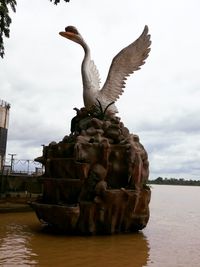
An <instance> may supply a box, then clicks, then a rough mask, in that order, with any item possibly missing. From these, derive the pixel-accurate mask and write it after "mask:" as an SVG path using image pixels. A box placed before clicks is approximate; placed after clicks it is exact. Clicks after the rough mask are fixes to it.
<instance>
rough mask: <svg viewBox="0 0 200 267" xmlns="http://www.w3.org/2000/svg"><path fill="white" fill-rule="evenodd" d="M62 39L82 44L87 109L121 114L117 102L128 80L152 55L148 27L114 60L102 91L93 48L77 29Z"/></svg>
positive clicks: (71, 29)
mask: <svg viewBox="0 0 200 267" xmlns="http://www.w3.org/2000/svg"><path fill="white" fill-rule="evenodd" d="M59 34H60V35H61V36H63V37H65V38H67V39H69V40H71V41H74V42H76V43H78V44H80V45H81V46H82V47H83V49H84V52H85V54H84V58H83V61H82V65H81V73H82V82H83V101H84V105H85V108H86V109H88V110H89V109H90V108H91V107H92V106H94V105H99V104H100V105H101V109H102V110H105V109H106V112H107V113H109V114H115V113H117V112H118V110H117V108H116V106H115V104H114V102H115V101H116V100H117V99H118V98H119V96H120V95H121V94H122V93H123V92H124V90H123V88H125V81H126V79H127V77H128V76H129V75H130V74H131V73H133V72H134V71H136V70H139V69H140V66H141V65H143V64H144V63H145V59H146V58H147V57H148V54H149V51H150V45H151V41H150V35H149V34H148V27H147V26H145V27H144V30H143V32H142V34H141V35H140V37H139V38H138V39H137V40H136V41H134V42H133V43H131V44H130V45H128V46H127V47H125V48H124V49H122V50H121V51H120V52H119V53H118V54H117V55H116V56H115V57H114V58H113V60H112V63H111V66H110V69H109V72H108V76H107V78H106V81H105V83H104V85H103V87H102V89H100V78H99V72H98V70H97V68H96V66H95V64H94V61H93V60H91V56H90V48H89V46H88V45H87V43H86V42H85V40H84V39H83V37H82V36H81V34H80V33H79V32H78V30H77V29H76V28H75V27H74V26H68V27H66V28H65V31H63V32H60V33H59Z"/></svg>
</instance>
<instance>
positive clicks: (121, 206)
mask: <svg viewBox="0 0 200 267" xmlns="http://www.w3.org/2000/svg"><path fill="white" fill-rule="evenodd" d="M75 110H76V111H77V115H76V116H75V117H74V118H73V119H72V123H71V134H70V135H69V136H65V137H64V138H63V140H62V141H61V142H59V143H56V142H51V143H50V144H49V145H48V146H45V147H44V149H43V155H42V156H41V157H39V158H37V159H36V161H39V162H41V163H42V164H43V165H44V166H45V173H44V175H43V176H42V177H41V181H42V183H43V197H42V200H41V201H40V202H38V203H36V202H35V203H32V204H31V205H32V207H33V208H34V209H35V210H36V213H37V215H38V217H39V218H40V219H42V220H44V221H46V222H47V223H49V224H51V225H54V226H55V227H57V228H59V229H63V230H64V231H68V232H70V231H72V229H73V231H75V232H77V233H82V234H88V233H93V234H94V233H102V234H105V233H107V234H111V233H115V232H124V231H125V232H127V231H136V230H140V229H143V228H144V227H145V226H146V224H147V222H148V219H149V206H148V205H149V201H150V195H151V192H150V189H149V187H148V186H146V183H147V180H148V176H149V162H148V155H147V152H146V151H145V149H144V147H143V146H142V144H141V143H140V140H139V137H138V136H137V135H135V134H130V133H129V130H128V129H127V128H126V127H124V125H123V123H122V122H121V120H120V118H118V117H115V116H107V115H105V114H103V115H102V113H101V112H100V111H99V110H98V109H97V108H96V107H93V108H92V109H91V110H90V111H87V110H86V109H85V108H82V109H80V110H78V109H75ZM45 207H46V210H45ZM50 209H51V210H52V209H53V210H54V209H55V212H56V219H54V218H53V216H51V215H50V213H49V212H50V211H49V210H50ZM73 209H74V212H75V215H73ZM51 212H52V211H51ZM70 214H71V215H70ZM70 216H72V217H73V218H76V219H73V225H71V226H70V220H71V219H70ZM74 216H75V217H74Z"/></svg>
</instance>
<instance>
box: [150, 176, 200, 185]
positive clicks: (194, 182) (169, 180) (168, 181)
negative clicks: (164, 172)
mask: <svg viewBox="0 0 200 267" xmlns="http://www.w3.org/2000/svg"><path fill="white" fill-rule="evenodd" d="M148 184H163V185H193V186H200V180H185V179H183V178H180V179H176V178H162V177H158V178H156V179H154V180H149V181H148Z"/></svg>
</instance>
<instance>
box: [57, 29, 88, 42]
mask: <svg viewBox="0 0 200 267" xmlns="http://www.w3.org/2000/svg"><path fill="white" fill-rule="evenodd" d="M59 34H60V35H61V36H63V37H65V38H67V39H69V40H71V41H74V42H76V43H78V44H82V41H83V38H82V36H81V35H80V33H79V32H78V30H77V29H76V27H74V26H67V27H66V28H65V31H64V32H59Z"/></svg>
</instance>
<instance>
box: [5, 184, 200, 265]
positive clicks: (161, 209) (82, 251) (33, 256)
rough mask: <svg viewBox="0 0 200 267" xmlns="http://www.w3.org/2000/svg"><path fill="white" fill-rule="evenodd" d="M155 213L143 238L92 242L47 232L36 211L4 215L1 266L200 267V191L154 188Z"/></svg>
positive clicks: (94, 239)
mask: <svg viewBox="0 0 200 267" xmlns="http://www.w3.org/2000/svg"><path fill="white" fill-rule="evenodd" d="M150 211H151V216H150V221H149V223H148V224H147V227H146V228H145V229H144V230H143V231H141V232H139V233H138V234H120V235H112V236H89V237H79V236H74V237H73V236H63V235H58V234H52V233H51V234H50V233H47V232H45V231H44V229H43V227H42V226H41V224H40V222H39V221H38V220H37V218H36V216H35V213H34V212H24V213H5V214H0V266H5V267H7V266H8V267H9V266H18V267H23V266H67V267H79V266H81V267H86V266H87V267H100V266H101V267H107V266H115V267H126V266H127V267H141V266H158V267H160V266H161V267H198V266H200V249H199V248H200V228H199V225H200V187H189V186H165V185H153V186H152V199H151V203H150Z"/></svg>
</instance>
